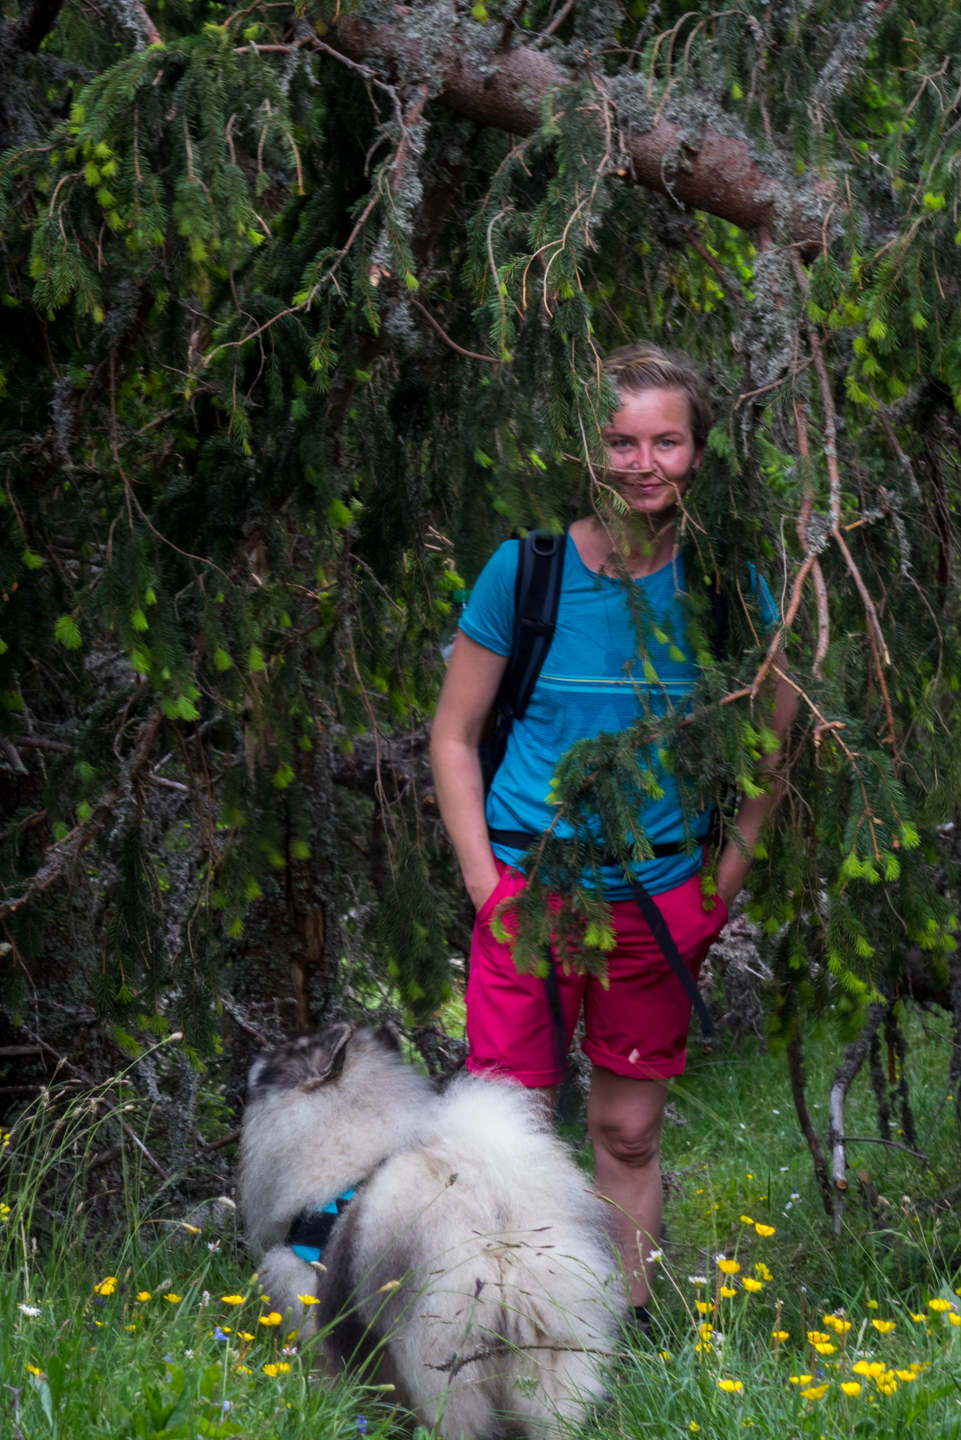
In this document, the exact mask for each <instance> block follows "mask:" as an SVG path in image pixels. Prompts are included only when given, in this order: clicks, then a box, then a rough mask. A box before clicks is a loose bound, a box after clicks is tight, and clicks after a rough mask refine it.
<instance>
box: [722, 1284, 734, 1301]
mask: <svg viewBox="0 0 961 1440" xmlns="http://www.w3.org/2000/svg"><path fill="white" fill-rule="evenodd" d="M721 1294H722V1295H723V1296H724V1298H725V1300H733V1299H734V1296H735V1295H736V1294H737V1291H736V1290H732V1288H731V1286H730V1285H722V1286H721Z"/></svg>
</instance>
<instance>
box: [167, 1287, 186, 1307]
mask: <svg viewBox="0 0 961 1440" xmlns="http://www.w3.org/2000/svg"><path fill="white" fill-rule="evenodd" d="M164 1299H165V1300H169V1301H170V1303H171V1305H179V1304H180V1302H181V1300H182V1299H183V1296H182V1295H175V1294H174V1292H173V1291H172V1290H168V1291H167V1293H166V1295H165V1296H164Z"/></svg>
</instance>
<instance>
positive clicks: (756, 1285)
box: [741, 1275, 764, 1295]
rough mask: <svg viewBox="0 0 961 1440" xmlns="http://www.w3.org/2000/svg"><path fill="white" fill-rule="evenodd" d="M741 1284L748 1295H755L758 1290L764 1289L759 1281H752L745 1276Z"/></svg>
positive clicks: (748, 1276)
mask: <svg viewBox="0 0 961 1440" xmlns="http://www.w3.org/2000/svg"><path fill="white" fill-rule="evenodd" d="M741 1284H742V1285H743V1286H744V1288H745V1290H746V1291H747V1293H748V1294H749V1295H756V1294H757V1292H758V1291H759V1290H763V1289H764V1286H763V1285H762V1284H761V1282H760V1280H752V1279H751V1277H750V1275H745V1277H744V1279H743V1280H742V1281H741Z"/></svg>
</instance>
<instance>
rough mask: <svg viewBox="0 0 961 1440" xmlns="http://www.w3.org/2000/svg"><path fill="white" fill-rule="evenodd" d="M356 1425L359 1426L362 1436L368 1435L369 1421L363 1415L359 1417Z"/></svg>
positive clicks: (355, 1422)
mask: <svg viewBox="0 0 961 1440" xmlns="http://www.w3.org/2000/svg"><path fill="white" fill-rule="evenodd" d="M354 1424H355V1425H356V1426H357V1429H358V1430H359V1431H360V1433H361V1435H366V1433H367V1421H366V1419H365V1418H364V1416H363V1415H358V1416H357V1419H356V1420H355V1421H354Z"/></svg>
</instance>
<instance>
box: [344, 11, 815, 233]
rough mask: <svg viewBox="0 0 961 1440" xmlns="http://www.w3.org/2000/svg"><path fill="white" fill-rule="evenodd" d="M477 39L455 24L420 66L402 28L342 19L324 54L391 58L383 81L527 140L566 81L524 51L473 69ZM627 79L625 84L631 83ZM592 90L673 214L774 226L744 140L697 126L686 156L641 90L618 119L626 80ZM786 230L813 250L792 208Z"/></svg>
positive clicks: (764, 177) (811, 224)
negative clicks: (686, 210)
mask: <svg viewBox="0 0 961 1440" xmlns="http://www.w3.org/2000/svg"><path fill="white" fill-rule="evenodd" d="M481 33H482V32H481V31H480V27H479V26H473V25H471V24H470V22H467V21H461V22H460V26H459V27H455V28H454V29H452V31H451V33H450V35H449V36H448V37H447V38H446V39H445V40H444V42H443V43H441V44H440V45H439V46H438V47H437V48H436V49H435V50H434V51H433V53H432V54H431V55H430V56H429V57H428V56H427V55H426V54H425V50H424V47H423V46H422V45H421V44H420V43H419V41H418V40H417V39H416V38H415V37H414V36H412V35H409V34H408V33H407V31H406V30H405V28H404V26H403V25H402V24H387V25H378V26H377V27H376V28H367V27H366V26H364V25H363V24H362V23H361V22H360V21H359V20H357V19H353V18H351V19H343V20H341V21H340V24H339V25H338V27H337V29H336V30H333V29H332V30H331V31H330V32H329V34H328V36H327V39H326V40H325V42H324V43H325V48H327V49H330V48H334V49H336V50H337V51H339V52H340V53H341V54H342V55H344V56H346V57H347V58H348V59H350V60H353V61H355V62H360V61H365V60H366V61H368V63H371V62H373V61H374V60H375V59H376V61H378V62H379V63H380V64H382V63H383V57H385V56H389V57H391V69H392V72H393V73H392V74H391V78H392V79H397V78H399V77H400V76H403V77H404V78H409V77H411V76H421V75H426V74H428V73H429V74H430V76H431V79H432V80H433V82H434V89H435V91H437V90H438V89H439V98H440V99H441V100H442V101H443V103H444V104H445V105H448V106H449V107H450V109H452V110H456V111H457V113H458V114H460V115H466V116H468V118H469V119H471V120H475V121H477V122H478V123H479V124H481V125H491V126H496V127H498V128H499V129H502V130H507V131H509V132H510V133H511V134H513V135H529V134H531V133H532V132H533V131H534V130H537V129H538V128H539V127H540V125H541V105H542V103H543V101H544V100H545V99H546V98H547V96H548V95H549V94H550V93H551V92H552V91H554V90H559V89H562V88H563V87H565V86H567V85H569V84H571V82H572V79H573V78H574V77H573V76H572V75H571V74H569V73H568V72H567V71H565V70H563V69H561V67H560V66H559V65H557V64H556V63H555V62H554V60H552V59H551V57H550V56H549V55H542V54H540V53H539V52H538V51H536V50H534V49H532V48H529V47H520V48H518V49H514V50H508V51H506V52H500V53H493V54H491V55H489V56H485V57H484V59H483V62H482V61H481V59H480V58H475V55H477V53H478V46H477V45H476V43H472V42H476V40H477V38H478V37H479V36H480V35H481ZM438 76H439V82H438V79H437V78H436V77H438ZM630 79H631V81H632V82H633V80H634V77H630ZM595 83H596V84H597V87H598V89H599V91H600V92H601V95H602V96H604V97H605V98H606V99H607V100H609V102H610V104H611V106H612V109H613V110H614V111H615V112H617V114H618V120H619V123H620V127H621V130H622V131H623V134H624V137H625V145H626V150H627V155H628V157H629V159H630V162H631V167H632V171H633V178H634V179H635V180H636V181H637V183H638V184H640V185H645V186H647V187H648V188H649V189H651V190H658V191H660V192H661V194H664V195H670V196H671V197H672V198H673V199H674V200H675V201H676V202H677V203H678V204H680V205H686V206H689V207H691V208H693V209H698V210H707V211H708V212H709V213H710V214H712V215H718V216H720V218H721V219H723V220H729V221H731V222H732V223H733V224H734V225H738V226H740V227H741V228H742V229H744V230H757V229H759V228H761V227H764V228H767V229H770V228H772V227H773V226H774V223H775V218H776V217H775V201H774V192H775V190H777V189H778V188H780V185H781V182H779V181H778V179H777V178H776V177H775V176H774V175H773V174H768V173H766V172H765V171H764V170H763V169H762V167H761V165H760V164H759V163H758V161H757V160H756V159H755V157H754V155H753V153H752V149H751V145H750V142H749V141H748V140H747V139H745V138H741V137H738V136H732V135H722V134H721V133H720V132H719V131H717V130H715V129H714V128H713V127H712V126H711V125H704V127H703V129H702V130H701V136H700V141H699V143H698V145H697V147H696V148H694V147H693V146H692V143H691V139H690V135H691V131H690V128H689V127H684V126H683V125H682V124H680V123H678V124H675V123H674V122H673V121H671V120H669V119H667V118H666V117H665V116H664V115H663V114H660V113H658V112H655V110H654V107H653V105H648V104H647V102H646V98H645V96H644V93H643V88H641V89H639V90H638V91H637V93H636V94H632V95H631V106H630V110H631V113H630V114H628V113H626V107H625V113H621V112H619V111H618V107H617V103H616V99H615V96H616V94H617V93H618V89H619V86H620V85H621V84H622V83H627V79H626V77H619V78H618V81H617V82H614V83H611V82H607V83H605V82H602V81H600V80H597V79H595ZM647 111H650V115H649V118H648V116H647ZM643 126H646V127H647V128H642V127H643ZM682 135H683V139H682ZM812 198H813V197H809V201H810V199H812ZM814 208H815V207H813V206H810V205H809V209H812V210H813V209H814ZM789 229H790V232H791V235H792V238H793V239H794V240H795V241H797V242H800V243H804V244H810V245H812V246H819V245H820V244H821V241H822V222H821V220H820V219H819V218H818V217H817V216H816V215H812V214H810V213H808V214H805V213H803V209H802V207H801V206H800V205H798V206H797V208H796V210H795V213H794V215H793V217H792V219H791V220H790V222H789Z"/></svg>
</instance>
